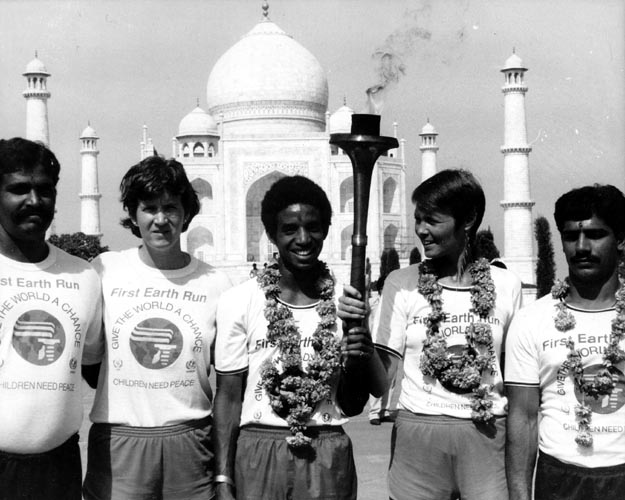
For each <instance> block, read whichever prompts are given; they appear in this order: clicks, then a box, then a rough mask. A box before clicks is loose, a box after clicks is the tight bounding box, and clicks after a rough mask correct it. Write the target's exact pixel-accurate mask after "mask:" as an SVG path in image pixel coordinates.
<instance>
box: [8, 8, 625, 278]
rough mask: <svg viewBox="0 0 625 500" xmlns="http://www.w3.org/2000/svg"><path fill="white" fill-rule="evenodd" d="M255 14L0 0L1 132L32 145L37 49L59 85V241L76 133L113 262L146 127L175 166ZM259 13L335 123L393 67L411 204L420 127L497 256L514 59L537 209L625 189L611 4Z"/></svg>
mask: <svg viewBox="0 0 625 500" xmlns="http://www.w3.org/2000/svg"><path fill="white" fill-rule="evenodd" d="M261 5H262V1H260V0H150V1H144V0H55V1H44V0H0V75H2V76H1V78H2V83H1V84H0V137H4V138H8V137H13V136H19V135H24V134H25V108H26V103H25V99H24V98H23V97H22V91H23V90H25V88H26V80H25V78H24V77H23V76H22V73H23V72H24V70H25V67H26V64H27V63H28V62H29V61H30V60H31V59H32V58H33V56H34V54H35V51H37V53H38V56H39V58H40V59H41V60H42V61H43V62H44V64H45V65H46V67H47V69H48V71H49V72H50V73H51V74H52V76H51V77H50V78H49V79H48V90H50V91H51V93H52V97H51V99H50V100H49V101H48V110H49V111H48V112H49V122H50V147H51V149H52V150H53V151H54V152H55V153H56V155H57V157H58V158H59V160H60V162H61V165H62V170H61V181H60V183H59V189H58V191H59V195H58V201H57V205H58V211H57V219H56V229H57V232H61V233H64V232H74V231H78V230H80V217H79V213H80V200H79V198H78V193H79V191H80V153H79V150H80V140H79V136H80V133H81V131H82V130H83V129H84V128H85V127H86V126H87V123H88V122H89V123H90V124H91V126H93V128H95V130H96V131H97V133H98V135H99V137H100V140H99V142H98V146H99V149H100V156H99V158H98V164H99V180H100V192H101V193H102V199H101V207H100V209H101V227H102V230H103V232H104V237H103V243H104V244H106V245H109V246H110V247H111V249H115V250H117V249H122V248H125V247H128V246H131V245H135V244H137V243H138V240H136V239H135V238H134V237H133V236H131V235H130V233H129V232H127V230H124V229H123V228H121V226H119V219H120V218H121V217H122V215H123V213H122V210H121V207H120V204H119V191H118V187H119V181H120V180H121V177H122V176H123V174H124V173H125V172H126V170H127V169H128V168H129V167H130V166H131V165H133V164H134V163H136V162H137V161H139V159H140V158H139V151H140V150H139V143H140V141H141V135H142V127H143V125H144V124H145V125H147V126H148V130H149V135H150V136H151V137H152V139H153V141H154V144H155V146H156V148H157V150H158V151H159V153H161V154H165V155H167V156H169V155H171V139H172V137H173V136H175V135H176V134H177V130H178V124H179V123H180V120H181V119H182V118H183V117H184V116H185V115H186V114H187V113H189V112H190V111H191V110H192V109H193V108H194V107H195V106H196V102H197V100H198V99H199V103H200V106H202V107H204V108H205V109H206V82H207V79H208V76H209V74H210V71H211V69H212V67H213V66H214V64H215V63H216V62H217V60H218V59H219V57H220V56H221V55H222V54H223V53H224V52H225V51H226V50H227V49H228V48H229V47H231V46H232V45H233V44H235V43H236V42H237V41H238V40H239V39H240V38H241V37H242V36H243V35H244V34H245V33H247V32H248V31H249V30H250V29H251V28H252V27H253V26H254V25H255V24H256V23H257V22H259V21H260V19H261V12H262V10H261ZM269 17H270V19H271V20H272V21H273V22H275V23H276V24H277V25H278V26H280V27H281V28H282V29H283V30H285V31H286V32H287V33H289V34H290V35H291V36H293V38H294V39H295V40H297V41H298V42H299V43H301V44H302V45H303V46H304V47H306V48H307V49H308V50H309V51H310V52H311V53H312V54H314V55H315V57H316V58H317V59H318V60H319V62H320V64H321V66H322V67H323V68H324V69H325V71H326V73H327V77H328V83H329V89H330V99H329V110H330V111H331V112H334V111H336V110H337V109H338V108H339V107H340V106H341V105H342V104H343V102H344V101H345V102H346V103H347V105H348V106H350V107H351V108H352V109H354V110H355V111H356V112H364V111H366V108H365V91H366V89H367V88H369V87H371V86H373V85H376V84H379V83H380V76H379V72H378V71H377V70H378V69H379V65H378V64H377V63H378V62H379V54H383V53H387V54H393V55H394V58H393V59H392V61H393V62H394V63H396V64H395V65H393V66H392V68H391V69H392V70H394V71H392V72H391V74H390V76H391V77H392V78H391V81H390V83H389V85H388V86H387V88H386V90H385V92H384V95H383V100H382V102H383V107H382V108H381V114H382V135H392V130H393V126H392V124H393V122H397V124H398V136H399V138H403V139H405V140H406V154H407V160H406V164H407V167H406V172H407V191H408V193H410V192H411V191H412V189H414V187H416V185H417V183H418V181H419V179H420V176H421V155H420V151H419V149H418V148H419V145H420V138H419V136H418V134H419V132H420V131H421V128H422V127H423V125H424V124H425V123H426V120H427V119H428V118H429V120H430V122H431V123H432V124H433V125H434V126H435V127H436V129H437V132H438V133H439V136H438V145H439V147H440V150H439V153H438V167H439V169H441V168H456V167H462V168H468V169H469V170H471V171H472V172H474V174H475V175H476V176H477V177H478V179H479V180H480V181H481V182H482V185H483V187H484V190H485V193H486V199H487V210H486V214H485V218H484V222H483V226H482V227H490V228H491V229H492V231H493V233H494V234H495V242H496V244H497V245H498V247H499V249H500V250H502V251H503V222H502V220H503V217H502V215H503V210H502V208H501V207H500V206H499V202H500V201H501V199H502V197H503V155H502V154H501V152H500V147H501V145H502V144H503V94H502V93H501V86H502V85H503V74H502V73H501V72H500V69H501V67H502V66H503V64H504V62H505V60H506V59H507V58H508V57H509V56H510V55H511V54H512V50H513V48H514V49H515V50H516V54H517V55H518V56H519V57H521V58H522V59H523V62H524V65H525V67H527V68H528V71H527V73H526V75H525V81H526V84H527V85H528V87H529V91H528V93H527V94H526V115H527V129H528V133H527V135H528V141H529V142H530V143H531V146H532V149H533V150H532V153H531V154H530V159H529V163H530V178H531V194H532V199H533V200H534V201H535V202H536V204H535V206H534V209H533V215H534V216H538V215H544V216H546V217H547V218H548V220H549V222H550V224H551V227H552V231H555V225H554V222H553V218H552V213H553V204H554V202H555V199H556V198H557V197H558V196H559V195H560V194H562V193H564V192H566V191H567V190H569V189H572V188H574V187H578V186H582V185H586V184H591V183H594V182H599V183H609V184H613V185H615V186H617V187H618V188H619V189H621V190H625V163H624V159H625V36H624V35H625V2H622V1H621V0H601V1H591V0H550V1H548V2H545V1H543V0H385V1H384V2H381V1H378V0H270V1H269ZM376 54H377V56H376ZM387 60H388V59H387ZM387 69H388V68H387ZM387 74H388V73H387ZM394 77H396V78H394ZM408 214H409V215H408V217H409V224H410V225H412V224H411V222H410V221H411V220H412V217H411V209H410V208H408ZM554 243H555V248H556V254H560V253H561V252H560V251H559V248H560V245H559V243H558V242H557V241H555V242H554ZM562 265H563V264H562V259H561V257H559V258H558V267H559V268H560V269H561V268H562Z"/></svg>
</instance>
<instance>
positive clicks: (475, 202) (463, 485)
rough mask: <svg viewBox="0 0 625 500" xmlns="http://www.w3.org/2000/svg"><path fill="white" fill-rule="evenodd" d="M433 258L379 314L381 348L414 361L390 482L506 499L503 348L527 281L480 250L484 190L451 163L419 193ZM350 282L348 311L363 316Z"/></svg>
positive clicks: (395, 490) (401, 496)
mask: <svg viewBox="0 0 625 500" xmlns="http://www.w3.org/2000/svg"><path fill="white" fill-rule="evenodd" d="M412 201H413V203H414V204H415V229H416V233H417V236H418V237H419V239H420V240H421V243H422V245H423V252H424V256H425V259H426V260H424V261H423V262H421V263H419V264H415V265H411V266H409V267H407V268H404V269H399V270H397V271H394V272H393V273H391V274H390V275H389V276H388V278H387V279H386V282H385V285H384V294H383V295H382V304H381V307H380V308H379V311H378V313H376V315H375V318H374V322H373V328H372V330H373V337H374V342H375V346H376V355H377V356H380V357H381V358H382V360H383V361H384V364H385V366H386V367H387V371H388V373H393V372H394V368H395V366H396V364H397V363H398V361H399V360H403V366H404V378H403V380H402V386H401V395H400V397H399V402H398V408H399V412H398V415H397V418H396V421H395V424H394V427H393V434H392V440H391V463H390V468H389V475H388V483H389V491H390V497H391V498H392V499H393V500H449V499H450V498H457V497H458V496H461V497H462V499H463V500H505V499H506V498H508V492H507V488H506V475H505V467H504V441H505V414H506V398H505V396H504V393H503V379H502V368H501V365H502V362H503V356H502V345H503V339H504V337H505V334H506V331H507V328H508V325H509V324H510V320H511V318H512V315H513V314H514V313H515V311H517V309H518V308H519V307H520V303H521V283H520V281H519V279H518V278H517V277H516V276H515V275H514V274H512V273H511V272H509V271H506V270H504V269H500V268H496V267H492V266H490V265H489V263H488V261H486V259H477V258H476V256H475V252H474V243H475V235H476V233H477V230H478V227H479V225H480V223H481V221H482V217H483V215H484V208H485V199H484V192H483V190H482V188H481V186H480V184H479V183H478V182H477V180H476V179H475V177H474V176H473V175H472V174H471V173H470V172H468V171H465V170H443V171H441V172H439V173H438V174H436V175H434V176H433V177H430V178H429V179H428V180H426V181H425V182H423V183H422V184H420V185H419V186H418V187H417V188H416V189H415V191H414V192H413V194H412ZM357 296H358V294H357V292H356V291H355V290H354V289H352V288H350V287H347V288H346V296H344V297H343V298H342V299H341V305H340V308H339V311H340V315H341V317H342V318H343V319H345V318H357V317H363V316H364V315H365V313H366V308H365V304H364V303H363V302H361V301H360V300H358V299H357V298H356V297H357Z"/></svg>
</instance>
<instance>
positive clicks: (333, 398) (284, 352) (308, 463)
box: [214, 176, 373, 500]
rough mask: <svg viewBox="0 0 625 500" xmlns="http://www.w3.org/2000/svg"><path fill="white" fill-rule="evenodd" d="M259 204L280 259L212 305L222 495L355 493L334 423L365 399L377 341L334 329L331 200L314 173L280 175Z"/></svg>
mask: <svg viewBox="0 0 625 500" xmlns="http://www.w3.org/2000/svg"><path fill="white" fill-rule="evenodd" d="M261 210H262V213H261V219H262V221H263V224H264V227H265V230H266V232H267V236H268V237H269V238H270V239H271V241H272V242H273V243H274V244H275V245H276V247H277V248H278V251H279V255H280V257H279V260H278V262H277V264H275V265H271V266H269V267H268V268H267V269H265V270H264V271H263V272H261V273H260V275H259V276H258V278H253V279H251V280H249V281H246V282H244V283H243V284H241V285H239V286H236V287H233V288H231V289H230V290H228V291H226V292H225V293H224V294H223V295H222V296H221V298H220V300H219V305H218V308H217V337H216V342H215V370H216V372H217V394H216V397H215V407H214V418H215V429H216V434H215V453H216V467H215V473H216V476H215V481H216V483H217V488H216V493H217V499H218V500H226V499H227V500H232V499H234V498H235V491H236V499H237V500H252V499H261V498H262V499H265V498H266V499H271V500H287V499H290V498H296V499H298V500H308V499H318V500H330V499H333V500H352V499H355V498H356V485H357V481H356V471H355V467H354V458H353V453H352V446H351V441H350V440H349V437H348V436H347V435H346V434H345V432H344V431H343V429H342V427H341V426H342V424H343V423H345V422H346V419H345V415H346V414H347V415H353V414H356V413H359V412H360V411H362V408H363V407H364V404H365V403H366V401H367V398H368V395H369V387H368V380H367V376H366V374H367V370H368V365H369V362H370V360H371V359H372V357H371V354H372V352H373V345H372V342H371V339H370V338H369V337H367V336H365V335H363V334H355V335H351V334H350V335H346V336H342V333H341V331H340V328H337V320H336V306H335V296H336V293H335V283H334V279H333V277H332V275H331V274H330V272H329V271H328V269H327V267H326V266H325V264H323V263H322V262H320V261H319V254H320V252H321V250H322V248H323V242H324V240H325V238H326V236H327V235H328V228H329V226H330V219H331V215H332V210H331V207H330V203H329V201H328V198H327V196H326V194H325V193H324V192H323V190H322V189H321V188H320V187H319V186H317V185H316V184H315V183H314V182H312V181H311V180H309V179H307V178H305V177H301V176H295V177H284V178H282V179H280V180H279V181H277V182H276V183H274V184H273V185H272V187H271V188H270V189H269V191H268V192H267V193H266V195H265V197H264V199H263V202H262V209H261Z"/></svg>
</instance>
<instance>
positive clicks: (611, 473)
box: [505, 184, 625, 500]
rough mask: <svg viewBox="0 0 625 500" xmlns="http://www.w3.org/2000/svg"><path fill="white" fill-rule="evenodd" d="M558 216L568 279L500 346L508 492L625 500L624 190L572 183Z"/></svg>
mask: <svg viewBox="0 0 625 500" xmlns="http://www.w3.org/2000/svg"><path fill="white" fill-rule="evenodd" d="M554 216H555V220H556V224H557V227H558V231H559V232H560V237H561V241H562V249H563V251H564V255H565V256H566V261H567V264H568V278H566V279H565V280H564V281H561V282H560V281H557V282H556V284H555V285H554V287H553V289H552V295H551V296H547V297H544V298H542V299H540V300H538V301H536V302H535V303H533V304H531V305H530V306H528V307H527V308H525V309H522V310H521V311H520V312H519V313H518V314H517V315H516V316H515V317H514V319H513V321H512V325H511V327H510V330H509V332H508V339H507V343H506V373H505V379H506V387H507V390H508V400H509V414H508V433H507V442H506V447H507V448H506V461H507V464H506V469H507V478H508V488H509V490H510V499H511V500H529V499H530V498H532V486H533V490H534V498H535V499H536V500H546V499H549V500H564V499H566V500H582V499H583V500H590V499H601V500H617V499H622V498H623V491H625V377H624V375H623V372H625V351H624V350H623V349H624V347H625V289H624V281H625V267H624V264H623V252H624V249H625V197H624V196H623V193H622V192H621V191H619V190H618V189H617V188H615V187H614V186H609V185H605V186H601V185H597V184H595V185H594V186H586V187H582V188H579V189H574V190H573V191H570V192H568V193H566V194H564V195H563V196H561V197H560V198H559V199H558V201H557V202H556V206H555V214H554ZM539 414H540V417H541V418H540V419H538V415H539ZM537 452H538V459H537V460H536V457H537ZM536 462H537V464H536ZM535 464H536V476H535V480H534V484H533V485H532V483H533V481H532V476H533V473H534V466H535Z"/></svg>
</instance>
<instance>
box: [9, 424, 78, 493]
mask: <svg viewBox="0 0 625 500" xmlns="http://www.w3.org/2000/svg"><path fill="white" fill-rule="evenodd" d="M81 477H82V470H81V466H80V448H79V447H78V434H74V435H73V436H72V437H71V438H69V439H68V440H67V441H65V442H64V443H63V444H62V445H61V446H59V447H58V448H55V449H53V450H50V451H47V452H45V453H32V454H26V455H22V454H17V453H6V452H3V451H0V500H42V499H45V500H80V498H81V496H80V483H81Z"/></svg>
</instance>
